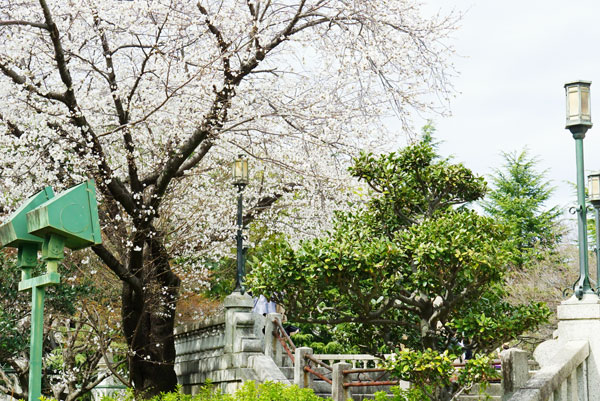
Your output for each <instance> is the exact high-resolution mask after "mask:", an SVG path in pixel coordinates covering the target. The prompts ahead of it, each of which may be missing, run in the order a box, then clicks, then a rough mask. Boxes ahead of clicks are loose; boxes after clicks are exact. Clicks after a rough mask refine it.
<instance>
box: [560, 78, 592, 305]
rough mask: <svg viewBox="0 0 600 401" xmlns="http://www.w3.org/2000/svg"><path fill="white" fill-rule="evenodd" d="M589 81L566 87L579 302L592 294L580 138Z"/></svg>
mask: <svg viewBox="0 0 600 401" xmlns="http://www.w3.org/2000/svg"><path fill="white" fill-rule="evenodd" d="M591 84H592V83H591V82H589V81H574V82H570V83H567V84H565V95H566V104H567V107H566V125H565V128H567V129H568V130H569V131H571V134H572V135H573V139H575V155H576V161H577V208H576V210H577V237H578V245H579V279H578V280H577V282H576V283H575V286H574V288H573V289H574V291H575V296H576V297H577V298H578V299H582V298H583V296H584V295H585V294H593V293H594V291H593V290H592V287H591V285H590V278H589V266H588V253H587V247H588V245H587V220H586V214H587V207H586V203H585V183H584V167H583V138H585V133H586V132H587V130H588V129H590V128H591V127H592V117H591V116H592V113H591V97H590V86H591Z"/></svg>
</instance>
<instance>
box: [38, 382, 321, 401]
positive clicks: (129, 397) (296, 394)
mask: <svg viewBox="0 0 600 401" xmlns="http://www.w3.org/2000/svg"><path fill="white" fill-rule="evenodd" d="M134 400H135V397H134V395H133V392H132V391H131V390H129V391H127V392H126V393H125V394H123V395H120V396H119V395H117V396H110V397H103V398H102V401H134ZM329 400H331V399H329ZM41 401H55V400H52V399H49V398H45V397H42V398H41ZM149 401H323V399H322V398H320V397H318V396H317V395H316V394H315V393H314V392H313V391H312V390H311V389H307V388H299V387H298V386H295V385H294V386H287V385H285V384H283V383H273V382H266V383H262V384H255V383H254V382H252V381H248V382H245V383H244V384H243V385H242V387H241V388H240V389H239V390H237V391H236V392H235V394H233V395H231V394H223V393H222V392H221V391H219V390H215V389H214V388H213V387H212V386H210V385H207V386H204V387H201V388H200V390H199V392H198V394H196V395H189V394H183V392H182V391H181V387H179V388H178V389H177V391H174V392H170V393H162V394H160V395H158V396H156V397H153V398H151V399H150V400H149Z"/></svg>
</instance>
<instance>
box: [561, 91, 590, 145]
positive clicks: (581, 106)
mask: <svg viewBox="0 0 600 401" xmlns="http://www.w3.org/2000/svg"><path fill="white" fill-rule="evenodd" d="M591 84H592V83H591V82H589V81H575V82H570V83H568V84H565V91H566V95H567V122H566V128H569V129H570V127H577V126H581V128H583V127H585V131H587V129H588V128H591V127H592V106H591V97H590V86H591ZM585 131H584V132H583V134H585Z"/></svg>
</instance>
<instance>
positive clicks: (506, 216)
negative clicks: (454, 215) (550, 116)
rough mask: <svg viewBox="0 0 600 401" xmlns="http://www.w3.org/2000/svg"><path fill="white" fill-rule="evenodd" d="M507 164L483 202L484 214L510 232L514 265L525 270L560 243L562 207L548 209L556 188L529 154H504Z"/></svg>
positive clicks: (495, 173)
mask: <svg viewBox="0 0 600 401" xmlns="http://www.w3.org/2000/svg"><path fill="white" fill-rule="evenodd" d="M503 157H504V161H505V164H504V166H503V168H502V169H498V170H496V171H495V172H494V175H493V177H492V182H493V184H494V187H495V188H494V190H493V191H491V192H490V193H489V195H488V198H487V200H486V201H485V202H482V205H483V208H484V210H485V212H486V213H487V214H488V215H489V216H492V217H494V218H496V219H497V220H498V221H499V222H501V223H503V224H505V225H506V226H507V227H508V229H509V230H510V233H511V236H510V238H511V244H512V246H513V247H514V249H515V250H514V251H513V257H514V263H515V265H516V266H517V267H518V268H520V269H522V268H523V267H524V266H525V265H527V263H528V262H530V261H532V260H534V259H543V258H544V256H545V255H546V254H547V252H548V251H553V250H554V249H555V248H556V246H557V245H558V243H559V242H560V240H561V237H562V235H561V231H560V229H559V219H560V215H561V211H560V208H559V207H558V206H553V207H550V208H546V207H545V204H546V202H547V201H548V200H549V199H550V197H551V196H552V192H553V191H554V188H553V187H552V186H551V184H550V183H549V182H548V181H546V179H545V172H543V171H542V172H539V171H537V170H536V168H537V165H538V161H537V160H536V159H535V158H531V157H529V155H528V154H527V151H526V150H524V151H522V152H520V153H516V152H515V153H503Z"/></svg>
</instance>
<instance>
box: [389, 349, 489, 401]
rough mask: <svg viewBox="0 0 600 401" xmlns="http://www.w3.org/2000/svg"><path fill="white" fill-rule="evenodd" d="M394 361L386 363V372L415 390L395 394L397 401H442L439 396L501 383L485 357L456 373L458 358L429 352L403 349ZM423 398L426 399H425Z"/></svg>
mask: <svg viewBox="0 0 600 401" xmlns="http://www.w3.org/2000/svg"><path fill="white" fill-rule="evenodd" d="M394 356H395V358H394V359H391V360H389V361H387V368H388V369H389V370H390V373H391V375H392V376H393V377H396V378H398V379H401V380H405V381H408V382H410V383H412V384H413V385H414V386H415V390H412V391H410V390H403V391H399V392H398V391H397V392H395V396H394V399H395V400H396V399H397V400H398V401H400V400H407V401H408V400H412V399H415V398H414V397H415V396H416V395H421V398H420V399H421V400H423V399H426V398H429V399H431V400H434V399H436V400H437V399H439V398H440V393H441V392H442V391H444V390H445V391H446V392H447V393H450V394H452V393H456V392H458V391H460V390H464V389H470V388H471V387H472V386H473V385H474V384H476V383H479V384H483V385H484V386H483V387H485V384H487V383H488V381H489V380H492V379H499V378H500V375H499V372H498V371H497V370H496V369H495V368H494V366H493V365H492V360H491V359H490V358H489V357H487V356H483V355H477V356H476V357H475V358H473V359H469V360H468V361H466V363H465V365H464V367H462V368H461V369H458V371H457V369H456V368H455V367H454V366H453V361H454V360H456V359H457V355H454V354H452V353H449V352H448V351H447V350H446V351H444V352H443V353H439V352H438V351H433V350H431V349H426V350H423V351H419V350H410V349H404V350H402V351H400V352H398V353H396V354H395V355H394ZM423 395H424V396H425V397H423Z"/></svg>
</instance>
